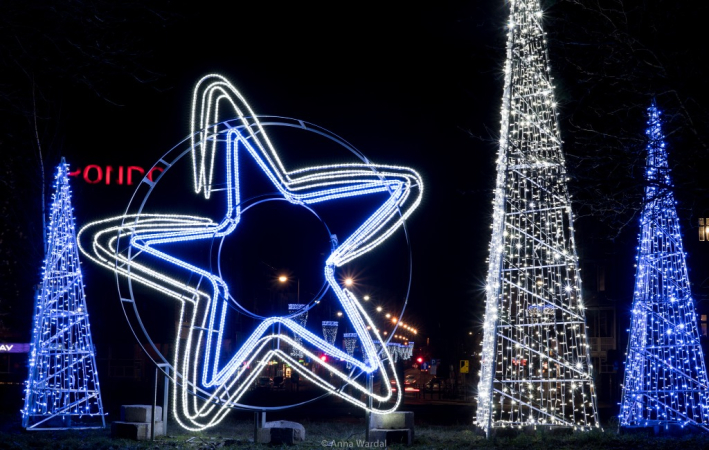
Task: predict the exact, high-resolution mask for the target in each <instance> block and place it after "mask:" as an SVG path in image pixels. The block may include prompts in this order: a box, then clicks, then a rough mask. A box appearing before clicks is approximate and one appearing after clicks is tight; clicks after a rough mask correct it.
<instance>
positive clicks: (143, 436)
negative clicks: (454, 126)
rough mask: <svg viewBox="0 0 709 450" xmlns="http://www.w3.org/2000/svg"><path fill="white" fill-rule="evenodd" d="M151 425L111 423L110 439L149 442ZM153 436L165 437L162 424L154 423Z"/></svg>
mask: <svg viewBox="0 0 709 450" xmlns="http://www.w3.org/2000/svg"><path fill="white" fill-rule="evenodd" d="M150 430H151V424H149V423H143V422H120V421H116V422H112V423H111V437H112V438H120V439H133V440H134V441H146V440H149V439H150V438H151V437H152V435H151V433H150ZM155 436H165V427H164V424H163V423H162V422H156V423H155Z"/></svg>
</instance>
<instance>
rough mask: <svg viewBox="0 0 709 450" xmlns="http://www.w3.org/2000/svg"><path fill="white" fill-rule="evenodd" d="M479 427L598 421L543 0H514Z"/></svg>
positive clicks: (573, 424) (488, 283)
mask: <svg viewBox="0 0 709 450" xmlns="http://www.w3.org/2000/svg"><path fill="white" fill-rule="evenodd" d="M510 8H511V10H510V20H509V23H508V40H507V60H506V63H505V69H504V71H505V86H504V94H503V97H502V110H501V117H502V119H501V132H500V147H499V153H498V159H497V180H496V187H495V195H494V200H493V223H492V227H491V228H492V239H491V241H490V256H489V260H488V264H489V266H488V274H487V281H486V296H487V301H486V305H485V317H484V324H483V328H484V334H483V342H482V352H481V355H482V361H481V373H480V382H479V385H478V398H477V402H478V408H477V415H476V418H475V423H476V425H478V426H480V427H481V428H483V429H484V430H485V431H486V433H487V434H488V435H489V433H490V431H491V429H492V428H497V427H523V426H555V427H572V428H574V429H582V430H587V429H591V428H598V427H599V421H598V414H597V408H596V394H595V390H594V385H593V379H592V376H591V373H592V366H591V360H590V348H589V345H588V339H587V337H586V321H585V313H584V306H583V302H582V300H581V279H580V277H579V268H578V258H577V256H576V247H575V243H574V236H573V234H574V230H573V216H572V214H571V202H570V200H569V194H568V190H567V186H566V170H565V167H564V155H563V152H562V150H561V140H560V138H559V131H558V125H557V120H556V112H555V108H556V103H555V101H554V97H553V92H552V82H551V81H552V78H551V76H550V74H549V64H548V59H547V53H546V38H545V33H544V31H543V28H542V23H541V18H542V12H541V9H540V6H539V1H538V0H512V1H511V2H510Z"/></svg>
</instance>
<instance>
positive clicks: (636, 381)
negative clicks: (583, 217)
mask: <svg viewBox="0 0 709 450" xmlns="http://www.w3.org/2000/svg"><path fill="white" fill-rule="evenodd" d="M646 134H647V136H648V144H647V164H646V172H645V179H646V181H647V187H646V188H645V204H644V207H643V211H642V215H641V219H640V235H639V236H638V239H639V246H638V256H637V257H636V261H637V272H636V275H635V292H634V295H633V309H632V316H631V327H630V339H629V342H628V353H627V354H626V363H625V364H626V368H625V379H624V382H623V399H622V403H621V410H620V425H621V426H622V427H625V428H637V427H655V426H658V425H659V426H668V425H669V424H675V425H680V426H682V427H684V426H686V425H694V426H697V427H700V428H702V429H704V430H705V431H709V383H707V372H706V366H705V363H704V355H703V353H702V348H701V345H700V343H699V330H698V328H697V317H696V312H695V309H694V301H693V300H692V294H691V289H690V283H689V278H688V276H687V264H686V261H685V253H684V250H683V246H682V236H681V234H680V229H679V218H678V216H677V209H676V207H675V203H676V202H675V199H674V194H673V192H672V181H671V179H670V173H669V172H670V170H669V166H668V164H667V148H666V145H665V140H664V135H663V133H662V121H661V112H660V111H659V110H658V109H657V106H656V105H655V103H654V102H653V103H652V105H651V106H650V107H649V108H648V128H647V131H646Z"/></svg>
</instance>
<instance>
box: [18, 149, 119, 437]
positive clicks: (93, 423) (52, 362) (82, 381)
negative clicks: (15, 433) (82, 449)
mask: <svg viewBox="0 0 709 450" xmlns="http://www.w3.org/2000/svg"><path fill="white" fill-rule="evenodd" d="M68 170H69V166H68V165H67V164H66V163H65V162H64V159H62V162H61V164H60V165H59V167H58V168H57V175H56V180H55V185H54V194H53V200H52V206H51V211H50V220H49V226H48V229H47V253H46V255H45V259H44V269H43V274H42V283H41V287H40V290H39V293H38V295H37V299H36V304H35V313H34V326H33V330H32V342H31V350H30V357H29V378H28V380H27V385H26V390H25V405H24V408H23V409H22V425H23V427H24V428H26V429H28V430H41V429H45V430H46V429H66V428H73V427H77V428H78V427H81V428H87V427H104V426H105V419H104V414H103V405H102V402H101V392H100V389H99V381H98V374H97V373H96V359H95V356H94V348H93V344H92V341H91V330H90V328H89V315H88V313H87V310H86V297H85V295H84V282H83V277H82V274H81V267H80V264H79V251H78V247H77V242H76V233H75V225H74V215H73V208H72V206H71V189H70V187H69V177H68ZM99 419H100V420H99Z"/></svg>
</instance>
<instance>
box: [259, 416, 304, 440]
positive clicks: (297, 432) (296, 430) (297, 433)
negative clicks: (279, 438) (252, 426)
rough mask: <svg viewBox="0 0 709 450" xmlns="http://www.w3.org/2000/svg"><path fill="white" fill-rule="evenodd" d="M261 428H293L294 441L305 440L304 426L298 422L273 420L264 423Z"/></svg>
mask: <svg viewBox="0 0 709 450" xmlns="http://www.w3.org/2000/svg"><path fill="white" fill-rule="evenodd" d="M263 428H271V429H276V428H290V429H292V430H293V438H294V439H295V440H296V441H304V440H305V427H304V426H303V425H302V424H299V423H298V422H291V421H289V420H275V421H273V422H266V423H264V424H263Z"/></svg>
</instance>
